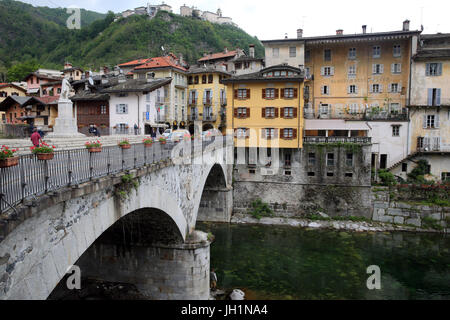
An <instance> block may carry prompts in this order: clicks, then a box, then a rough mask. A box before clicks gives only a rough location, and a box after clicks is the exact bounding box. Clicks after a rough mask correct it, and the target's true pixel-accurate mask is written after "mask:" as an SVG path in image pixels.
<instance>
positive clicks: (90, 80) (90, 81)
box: [88, 77, 94, 86]
mask: <svg viewBox="0 0 450 320" xmlns="http://www.w3.org/2000/svg"><path fill="white" fill-rule="evenodd" d="M88 81H89V84H90V85H91V86H93V85H94V80H92V77H89V80H88Z"/></svg>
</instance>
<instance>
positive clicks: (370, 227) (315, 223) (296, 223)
mask: <svg viewBox="0 0 450 320" xmlns="http://www.w3.org/2000/svg"><path fill="white" fill-rule="evenodd" d="M231 223H236V224H260V225H276V226H291V227H300V228H310V229H334V230H347V231H354V232H390V231H409V232H441V233H444V232H445V231H444V230H441V231H439V230H434V229H424V228H419V227H414V226H405V225H397V224H391V223H383V222H376V221H371V222H368V221H345V220H342V221H335V220H310V219H300V218H284V217H264V218H261V219H257V218H254V217H252V216H251V215H247V214H234V215H233V217H232V218H231Z"/></svg>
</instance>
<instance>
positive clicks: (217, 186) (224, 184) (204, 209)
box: [193, 163, 232, 225]
mask: <svg viewBox="0 0 450 320" xmlns="http://www.w3.org/2000/svg"><path fill="white" fill-rule="evenodd" d="M205 172H206V174H205V175H204V176H203V177H202V180H201V183H200V184H199V185H200V186H201V187H200V188H199V191H200V192H198V194H197V195H196V196H197V197H196V201H195V204H196V206H195V209H194V211H195V212H196V215H195V219H194V221H193V223H194V225H195V224H196V222H197V221H221V222H226V221H229V217H231V210H232V191H231V188H230V187H229V183H228V179H227V177H228V176H227V174H226V173H227V168H226V167H225V165H224V164H219V163H215V164H212V165H210V166H208V167H207V169H206V170H205Z"/></svg>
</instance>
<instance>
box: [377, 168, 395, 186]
mask: <svg viewBox="0 0 450 320" xmlns="http://www.w3.org/2000/svg"><path fill="white" fill-rule="evenodd" d="M378 177H379V178H380V180H381V184H382V185H383V186H389V187H390V186H395V185H396V184H397V181H396V180H395V176H394V175H393V174H392V173H390V172H389V171H387V170H384V169H381V170H379V171H378Z"/></svg>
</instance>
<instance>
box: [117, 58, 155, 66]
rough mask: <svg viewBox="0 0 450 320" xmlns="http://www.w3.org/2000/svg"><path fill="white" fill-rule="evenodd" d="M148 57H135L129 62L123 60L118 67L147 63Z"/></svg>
mask: <svg viewBox="0 0 450 320" xmlns="http://www.w3.org/2000/svg"><path fill="white" fill-rule="evenodd" d="M149 60H150V59H137V60H133V61H129V62H125V63H122V64H119V67H127V66H137V65H141V64H144V63H147V62H148V61H149Z"/></svg>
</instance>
